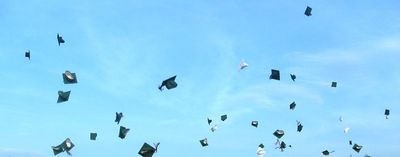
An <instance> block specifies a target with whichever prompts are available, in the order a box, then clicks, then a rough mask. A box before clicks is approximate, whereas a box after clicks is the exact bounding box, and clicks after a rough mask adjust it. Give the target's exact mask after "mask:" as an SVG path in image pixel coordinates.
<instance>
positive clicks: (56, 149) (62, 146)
mask: <svg viewBox="0 0 400 157" xmlns="http://www.w3.org/2000/svg"><path fill="white" fill-rule="evenodd" d="M74 146H75V145H74V144H73V143H72V142H71V140H70V139H69V138H67V139H66V140H65V141H64V142H63V143H61V144H60V145H58V146H56V147H54V146H51V148H52V149H53V153H54V155H57V154H59V153H61V152H64V151H67V153H68V154H70V153H69V151H70V150H71V149H72V148H73V147H74Z"/></svg>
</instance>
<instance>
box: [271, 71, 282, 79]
mask: <svg viewBox="0 0 400 157" xmlns="http://www.w3.org/2000/svg"><path fill="white" fill-rule="evenodd" d="M269 79H274V80H281V76H280V74H279V70H275V69H271V75H270V76H269Z"/></svg>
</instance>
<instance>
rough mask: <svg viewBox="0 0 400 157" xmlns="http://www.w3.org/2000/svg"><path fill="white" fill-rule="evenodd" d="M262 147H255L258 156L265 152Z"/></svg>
mask: <svg viewBox="0 0 400 157" xmlns="http://www.w3.org/2000/svg"><path fill="white" fill-rule="evenodd" d="M263 148H264V147H258V148H257V151H256V153H257V155H258V156H259V157H263V156H264V154H265V150H264V149H263Z"/></svg>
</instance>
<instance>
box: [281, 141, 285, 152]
mask: <svg viewBox="0 0 400 157" xmlns="http://www.w3.org/2000/svg"><path fill="white" fill-rule="evenodd" d="M279 148H280V149H281V150H282V151H283V149H285V148H286V143H285V142H283V141H282V142H281V146H280V147H279Z"/></svg>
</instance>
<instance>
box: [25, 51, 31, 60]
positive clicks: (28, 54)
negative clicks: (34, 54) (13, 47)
mask: <svg viewBox="0 0 400 157" xmlns="http://www.w3.org/2000/svg"><path fill="white" fill-rule="evenodd" d="M25 57H28V58H29V60H31V51H30V50H28V52H25Z"/></svg>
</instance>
